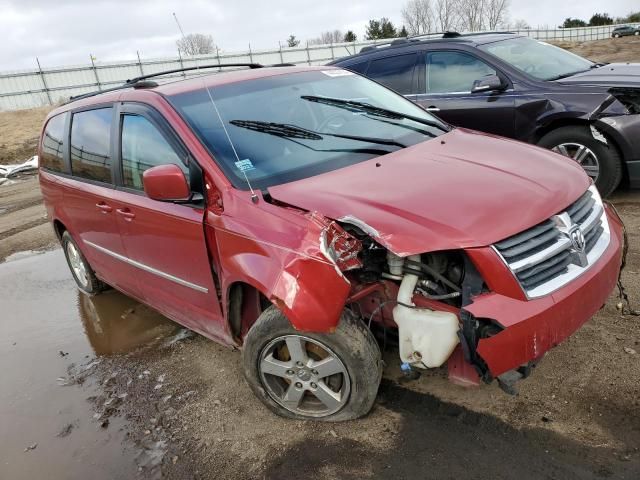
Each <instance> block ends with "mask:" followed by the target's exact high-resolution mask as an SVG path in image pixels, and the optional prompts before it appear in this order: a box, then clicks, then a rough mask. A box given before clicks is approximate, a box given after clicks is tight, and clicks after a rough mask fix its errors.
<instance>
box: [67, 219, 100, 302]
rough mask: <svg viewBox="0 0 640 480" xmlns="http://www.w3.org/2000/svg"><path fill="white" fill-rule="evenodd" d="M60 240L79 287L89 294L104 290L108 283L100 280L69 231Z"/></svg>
mask: <svg viewBox="0 0 640 480" xmlns="http://www.w3.org/2000/svg"><path fill="white" fill-rule="evenodd" d="M60 242H61V243H62V250H63V251H64V256H65V258H66V259H67V264H68V265H69V269H70V270H71V274H72V275H73V279H74V280H75V281H76V284H77V285H78V288H79V289H80V290H82V291H83V292H84V293H86V294H88V295H96V294H98V293H100V292H101V291H103V290H104V289H105V287H106V285H105V284H104V283H103V282H101V281H100V280H98V277H96V273H95V272H94V271H93V269H92V268H91V265H89V262H87V260H86V259H85V258H84V255H82V252H81V251H80V249H79V248H78V245H77V244H76V242H75V240H74V239H73V238H72V237H71V235H70V234H69V232H66V231H65V232H64V233H63V234H62V238H61V239H60Z"/></svg>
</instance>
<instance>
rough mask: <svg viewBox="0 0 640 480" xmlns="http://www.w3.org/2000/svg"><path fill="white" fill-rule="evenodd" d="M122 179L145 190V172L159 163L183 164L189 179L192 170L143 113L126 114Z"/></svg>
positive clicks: (131, 186)
mask: <svg viewBox="0 0 640 480" xmlns="http://www.w3.org/2000/svg"><path fill="white" fill-rule="evenodd" d="M121 151H122V183H123V185H124V186H125V187H128V188H134V189H136V190H143V185H142V174H143V173H144V171H145V170H147V169H149V168H151V167H156V166H158V165H167V164H174V165H177V166H179V167H180V168H181V169H182V171H183V173H184V175H185V178H186V179H187V182H188V181H189V170H188V169H187V167H186V165H185V164H184V162H183V161H182V160H181V159H180V156H179V155H178V154H177V153H176V151H175V150H174V149H173V147H172V146H171V145H169V142H167V140H166V139H165V138H164V136H163V135H162V134H161V133H160V131H158V129H157V128H156V127H155V125H153V124H152V123H151V122H150V121H149V120H147V119H146V118H144V117H142V116H140V115H131V114H125V115H124V116H123V117H122V150H121Z"/></svg>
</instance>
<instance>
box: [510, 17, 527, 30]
mask: <svg viewBox="0 0 640 480" xmlns="http://www.w3.org/2000/svg"><path fill="white" fill-rule="evenodd" d="M509 28H513V29H514V30H529V29H530V28H531V25H529V23H528V22H527V21H526V20H523V19H522V18H520V19H518V20H516V21H515V22H513V23H512V24H511V26H510V27H509Z"/></svg>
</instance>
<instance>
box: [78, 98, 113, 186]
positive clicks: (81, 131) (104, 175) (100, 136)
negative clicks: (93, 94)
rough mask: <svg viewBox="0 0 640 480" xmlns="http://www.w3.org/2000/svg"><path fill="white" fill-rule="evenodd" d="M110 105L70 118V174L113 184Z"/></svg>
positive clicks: (79, 113)
mask: <svg viewBox="0 0 640 480" xmlns="http://www.w3.org/2000/svg"><path fill="white" fill-rule="evenodd" d="M111 115H112V111H111V108H110V107H109V108H99V109H97V110H87V111H84V112H78V113H76V114H74V115H73V118H72V121H71V173H72V174H73V175H75V176H76V177H81V178H86V179H88V180H95V181H98V182H104V183H111V152H110V139H111Z"/></svg>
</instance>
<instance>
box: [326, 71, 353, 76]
mask: <svg viewBox="0 0 640 480" xmlns="http://www.w3.org/2000/svg"><path fill="white" fill-rule="evenodd" d="M322 73H324V74H325V75H326V76H327V77H347V76H349V75H354V73H353V72H350V71H349V70H342V69H336V70H322Z"/></svg>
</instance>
